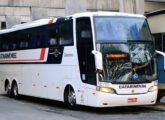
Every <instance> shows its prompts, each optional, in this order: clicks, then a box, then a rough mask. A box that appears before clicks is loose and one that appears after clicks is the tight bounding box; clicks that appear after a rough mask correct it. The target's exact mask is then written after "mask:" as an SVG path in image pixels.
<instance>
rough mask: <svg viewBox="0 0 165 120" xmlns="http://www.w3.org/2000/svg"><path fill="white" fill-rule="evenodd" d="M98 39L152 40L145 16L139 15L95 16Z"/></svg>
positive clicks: (100, 40)
mask: <svg viewBox="0 0 165 120" xmlns="http://www.w3.org/2000/svg"><path fill="white" fill-rule="evenodd" d="M94 27H95V37H96V41H98V42H102V41H119V40H120V41H134V40H141V41H152V38H151V34H150V30H149V27H148V24H147V22H146V19H145V18H143V17H142V18H138V17H112V16H95V17H94Z"/></svg>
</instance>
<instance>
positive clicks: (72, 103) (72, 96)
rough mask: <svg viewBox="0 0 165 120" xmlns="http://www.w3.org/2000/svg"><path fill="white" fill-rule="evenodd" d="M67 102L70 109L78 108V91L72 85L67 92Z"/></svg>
mask: <svg viewBox="0 0 165 120" xmlns="http://www.w3.org/2000/svg"><path fill="white" fill-rule="evenodd" d="M65 102H66V104H67V106H68V107H69V108H70V109H76V107H77V105H76V93H75V92H74V90H73V88H72V87H71V86H69V87H68V88H67V90H66V92H65Z"/></svg>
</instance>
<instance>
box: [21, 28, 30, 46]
mask: <svg viewBox="0 0 165 120" xmlns="http://www.w3.org/2000/svg"><path fill="white" fill-rule="evenodd" d="M20 36H21V39H20V49H28V48H29V42H30V34H29V32H28V31H23V32H21V35H20Z"/></svg>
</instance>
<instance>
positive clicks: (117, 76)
mask: <svg viewBox="0 0 165 120" xmlns="http://www.w3.org/2000/svg"><path fill="white" fill-rule="evenodd" d="M97 50H98V51H100V52H101V53H102V56H103V72H102V74H100V77H99V79H100V81H104V82H111V83H142V82H151V81H153V80H156V79H157V67H156V57H155V56H156V55H155V51H154V46H153V44H152V43H145V44H142V43H126V44H110V43H101V44H97Z"/></svg>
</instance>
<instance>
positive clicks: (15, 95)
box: [11, 83, 18, 98]
mask: <svg viewBox="0 0 165 120" xmlns="http://www.w3.org/2000/svg"><path fill="white" fill-rule="evenodd" d="M11 93H12V97H13V98H18V86H17V84H16V83H14V84H13V85H12V89H11Z"/></svg>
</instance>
